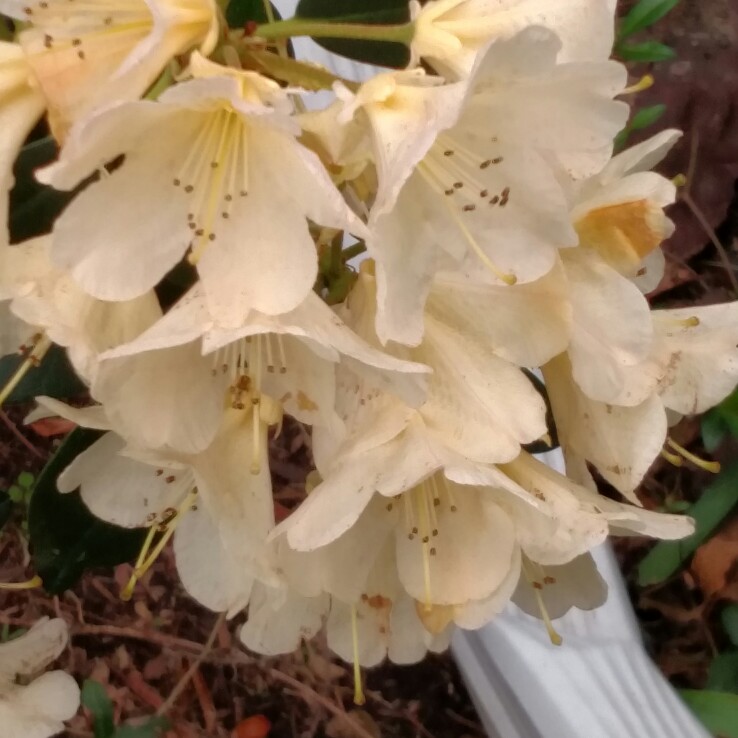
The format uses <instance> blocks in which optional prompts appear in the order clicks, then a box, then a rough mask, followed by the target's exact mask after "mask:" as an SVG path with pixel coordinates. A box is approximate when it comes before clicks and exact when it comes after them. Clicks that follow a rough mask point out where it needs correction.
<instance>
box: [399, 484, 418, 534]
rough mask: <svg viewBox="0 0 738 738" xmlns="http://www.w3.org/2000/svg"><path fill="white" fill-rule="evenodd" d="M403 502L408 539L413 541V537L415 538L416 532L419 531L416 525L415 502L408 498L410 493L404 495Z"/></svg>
mask: <svg viewBox="0 0 738 738" xmlns="http://www.w3.org/2000/svg"><path fill="white" fill-rule="evenodd" d="M402 504H403V507H404V508H405V527H406V528H407V530H408V534H407V537H408V540H410V541H412V540H413V538H415V532H414V531H417V528H416V527H415V517H414V515H413V503H412V500H410V499H408V494H404V495H402Z"/></svg>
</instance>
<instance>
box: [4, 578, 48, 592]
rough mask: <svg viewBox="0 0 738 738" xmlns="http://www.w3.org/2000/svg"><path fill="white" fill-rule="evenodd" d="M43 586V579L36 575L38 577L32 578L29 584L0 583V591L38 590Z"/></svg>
mask: <svg viewBox="0 0 738 738" xmlns="http://www.w3.org/2000/svg"><path fill="white" fill-rule="evenodd" d="M41 586H43V581H42V580H41V577H40V576H39V575H38V574H36V576H34V577H31V578H30V579H29V580H28V581H27V582H0V589H7V590H13V591H20V590H24V589H36V588H37V587H41Z"/></svg>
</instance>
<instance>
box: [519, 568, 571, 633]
mask: <svg viewBox="0 0 738 738" xmlns="http://www.w3.org/2000/svg"><path fill="white" fill-rule="evenodd" d="M533 563H534V562H532V561H530V560H529V559H526V558H525V557H523V561H522V564H521V569H522V572H523V576H524V577H525V579H526V581H527V582H528V584H529V585H530V586H531V588H532V589H533V594H534V596H535V598H536V603H537V605H538V610H539V612H540V613H541V619H542V620H543V623H544V625H545V626H546V632H547V633H548V637H549V639H550V641H551V643H553V645H554V646H560V645H561V644H562V643H563V642H564V639H563V638H562V637H561V636H560V635H559V634H558V633H557V632H556V629H555V628H554V627H553V623H552V622H551V618H550V617H549V614H548V609H547V608H546V603H545V602H544V601H543V596H542V595H541V590H542V589H543V584H541V582H539V581H537V579H536V578H535V577H534V576H533V575H532V573H531V571H530V568H531V565H532V564H533Z"/></svg>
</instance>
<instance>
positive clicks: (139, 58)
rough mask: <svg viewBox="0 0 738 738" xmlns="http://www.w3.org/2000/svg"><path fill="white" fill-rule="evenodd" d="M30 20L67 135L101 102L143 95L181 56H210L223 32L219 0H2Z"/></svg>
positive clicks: (59, 133)
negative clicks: (198, 53)
mask: <svg viewBox="0 0 738 738" xmlns="http://www.w3.org/2000/svg"><path fill="white" fill-rule="evenodd" d="M0 12H3V13H5V14H6V15H9V16H11V17H13V18H17V19H18V20H21V21H25V22H26V23H28V25H27V26H26V27H25V28H24V30H23V31H22V32H21V33H20V36H19V38H20V43H21V46H22V47H23V51H24V52H25V54H26V58H27V59H28V64H29V65H30V66H31V68H32V69H33V72H34V75H35V77H36V79H37V80H38V84H39V86H40V88H41V90H42V91H43V94H44V97H45V98H46V100H47V103H48V106H49V122H50V124H51V128H52V131H53V133H54V135H55V136H56V138H57V139H58V140H63V139H64V138H65V136H66V134H67V132H68V130H69V128H70V127H71V126H72V125H73V123H74V122H75V121H78V120H80V119H81V118H83V117H84V116H86V115H88V114H89V113H91V112H92V111H93V110H96V109H98V108H100V107H103V106H105V105H108V104H110V103H113V102H120V101H122V100H135V99H137V98H139V97H141V96H142V95H143V94H144V93H145V92H146V90H147V89H148V88H149V87H150V86H151V84H152V83H153V82H154V81H155V80H156V78H157V77H158V76H159V74H160V73H161V72H162V70H163V69H164V67H165V66H166V65H167V63H168V62H169V61H170V60H171V59H173V58H174V57H175V56H178V55H180V54H185V53H186V52H188V51H190V50H192V49H195V48H199V49H201V50H202V51H203V52H204V53H206V54H208V53H210V52H211V51H212V49H213V47H214V46H215V42H216V39H217V34H218V19H217V10H216V5H215V2H214V0H89V1H88V2H84V3H79V2H68V0H44V1H43V2H27V1H26V0H0Z"/></svg>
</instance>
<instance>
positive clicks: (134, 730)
mask: <svg viewBox="0 0 738 738" xmlns="http://www.w3.org/2000/svg"><path fill="white" fill-rule="evenodd" d="M169 727H170V724H169V721H168V720H167V719H166V718H164V717H153V718H151V719H150V720H148V721H147V722H145V723H143V724H142V725H122V726H121V727H120V728H118V730H116V731H115V734H114V736H113V738H158V736H160V735H161V734H162V732H163V731H165V730H169Z"/></svg>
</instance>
